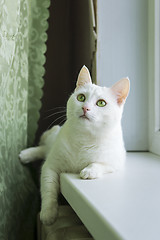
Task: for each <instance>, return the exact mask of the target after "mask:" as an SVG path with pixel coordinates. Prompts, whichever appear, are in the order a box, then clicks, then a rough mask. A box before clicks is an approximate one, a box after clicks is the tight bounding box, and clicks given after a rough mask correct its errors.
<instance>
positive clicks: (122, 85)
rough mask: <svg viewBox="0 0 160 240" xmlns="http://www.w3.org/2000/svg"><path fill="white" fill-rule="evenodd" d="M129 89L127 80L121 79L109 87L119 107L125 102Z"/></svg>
mask: <svg viewBox="0 0 160 240" xmlns="http://www.w3.org/2000/svg"><path fill="white" fill-rule="evenodd" d="M129 87H130V83H129V79H128V78H122V79H121V80H120V81H118V82H117V83H115V84H114V85H113V86H112V87H111V89H112V91H113V92H114V94H115V95H116V97H117V103H118V104H119V105H121V104H123V103H124V102H125V100H126V98H127V96H128V93H129Z"/></svg>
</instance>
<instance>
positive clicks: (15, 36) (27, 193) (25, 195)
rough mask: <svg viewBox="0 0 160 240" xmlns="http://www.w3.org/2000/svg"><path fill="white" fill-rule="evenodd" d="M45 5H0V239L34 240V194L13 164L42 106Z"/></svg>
mask: <svg viewBox="0 0 160 240" xmlns="http://www.w3.org/2000/svg"><path fill="white" fill-rule="evenodd" d="M49 4H50V1H49V0H32V1H31V0H12V1H10V0H0V6H1V7H0V116H1V117H0V239H2V240H3V239H9V240H12V239H16V240H17V239H23V240H25V239H30V240H32V239H34V234H35V221H36V214H37V211H38V192H39V191H38V189H37V188H36V186H35V183H34V181H33V180H32V177H31V174H30V171H29V168H28V167H26V166H23V165H22V164H21V163H20V162H19V159H18V154H19V152H20V151H21V149H23V148H25V147H26V146H27V141H28V143H29V144H32V143H33V140H34V135H35V132H36V128H37V121H38V118H39V109H40V106H41V102H40V98H41V97H42V90H41V88H42V86H43V74H44V67H43V65H44V62H45V57H44V53H45V51H46V45H45V42H46V40H47V34H46V30H47V25H48V24H47V18H48V17H49V11H48V7H49Z"/></svg>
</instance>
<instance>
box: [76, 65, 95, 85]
mask: <svg viewBox="0 0 160 240" xmlns="http://www.w3.org/2000/svg"><path fill="white" fill-rule="evenodd" d="M87 83H92V80H91V76H90V73H89V70H88V68H87V67H86V66H83V67H82V68H81V70H80V73H79V75H78V79H77V84H76V87H77V88H78V87H81V86H84V85H85V84H87Z"/></svg>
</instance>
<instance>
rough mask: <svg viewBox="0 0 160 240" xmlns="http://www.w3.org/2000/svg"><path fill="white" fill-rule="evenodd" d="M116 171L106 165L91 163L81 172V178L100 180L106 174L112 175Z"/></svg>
mask: <svg viewBox="0 0 160 240" xmlns="http://www.w3.org/2000/svg"><path fill="white" fill-rule="evenodd" d="M114 171H115V169H114V168H113V167H112V166H110V165H107V164H104V163H91V164H89V165H88V166H87V167H85V168H84V169H82V171H81V172H80V177H81V178H83V179H95V178H100V177H101V176H102V175H103V174H105V173H112V172H114Z"/></svg>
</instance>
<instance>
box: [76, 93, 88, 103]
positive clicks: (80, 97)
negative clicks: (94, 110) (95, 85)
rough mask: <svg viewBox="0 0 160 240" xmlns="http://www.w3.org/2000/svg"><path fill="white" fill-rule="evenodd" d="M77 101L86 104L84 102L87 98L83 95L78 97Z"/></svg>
mask: <svg viewBox="0 0 160 240" xmlns="http://www.w3.org/2000/svg"><path fill="white" fill-rule="evenodd" d="M77 100H78V101H79V102H84V101H85V100H86V97H85V96H84V95H83V94H79V95H78V96H77Z"/></svg>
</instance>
